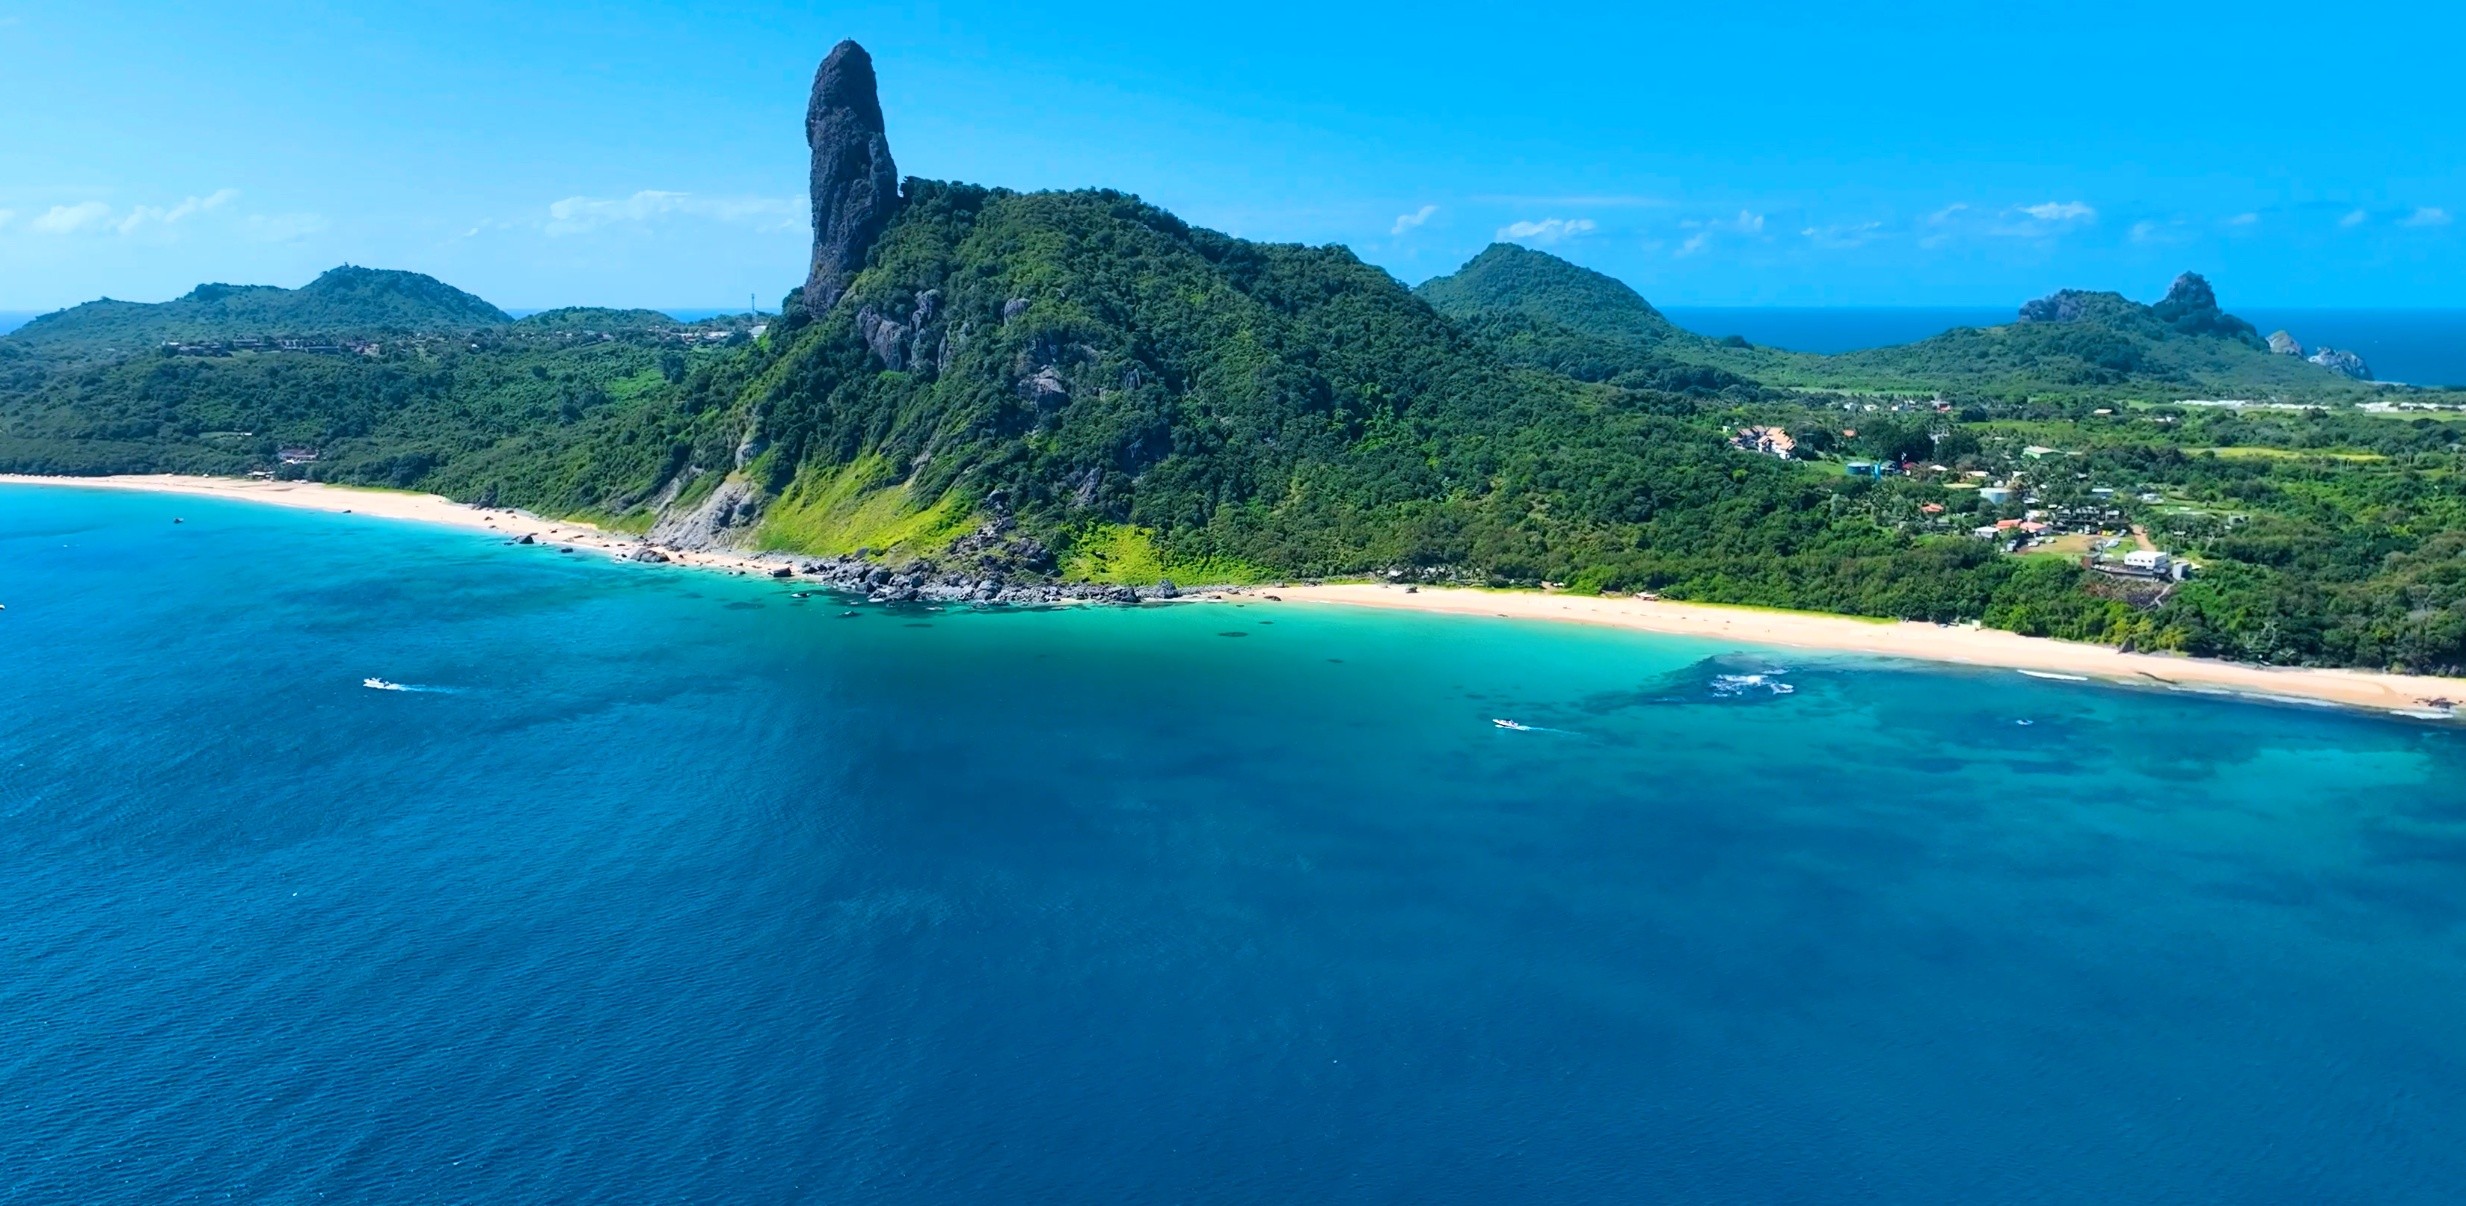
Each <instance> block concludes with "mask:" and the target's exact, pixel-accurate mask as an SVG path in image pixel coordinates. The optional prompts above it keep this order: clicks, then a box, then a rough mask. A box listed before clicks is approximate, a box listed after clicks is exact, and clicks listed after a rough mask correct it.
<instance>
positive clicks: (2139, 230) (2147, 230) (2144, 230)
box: [2132, 220, 2163, 243]
mask: <svg viewBox="0 0 2466 1206" xmlns="http://www.w3.org/2000/svg"><path fill="white" fill-rule="evenodd" d="M2161 231H2162V228H2161V227H2160V226H2159V225H2158V224H2157V223H2155V222H2151V221H2147V220H2143V221H2139V222H2135V223H2133V224H2132V241H2133V242H2135V243H2156V242H2161V241H2163V240H2162V239H2161V238H2160V234H2161Z"/></svg>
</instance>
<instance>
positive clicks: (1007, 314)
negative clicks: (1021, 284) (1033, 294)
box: [1002, 297, 1028, 322]
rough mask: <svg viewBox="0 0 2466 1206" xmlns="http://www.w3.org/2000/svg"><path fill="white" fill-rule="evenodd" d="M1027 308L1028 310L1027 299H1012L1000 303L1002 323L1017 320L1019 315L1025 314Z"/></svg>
mask: <svg viewBox="0 0 2466 1206" xmlns="http://www.w3.org/2000/svg"><path fill="white" fill-rule="evenodd" d="M1027 308H1028V299H1026V298H1024V297H1014V298H1012V299H1010V300H1009V301H1006V302H1003V303H1002V321H1003V322H1009V321H1010V320H1011V319H1014V318H1017V317H1019V316H1020V315H1022V314H1025V313H1027Z"/></svg>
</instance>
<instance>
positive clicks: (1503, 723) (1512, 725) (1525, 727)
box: [1490, 719, 1533, 733]
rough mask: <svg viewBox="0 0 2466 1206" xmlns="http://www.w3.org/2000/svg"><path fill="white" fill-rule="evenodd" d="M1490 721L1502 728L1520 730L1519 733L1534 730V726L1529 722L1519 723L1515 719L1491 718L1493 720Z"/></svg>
mask: <svg viewBox="0 0 2466 1206" xmlns="http://www.w3.org/2000/svg"><path fill="white" fill-rule="evenodd" d="M1490 723H1492V724H1494V725H1497V726H1498V727H1500V728H1502V729H1513V730H1515V731H1516V732H1519V733H1530V732H1532V731H1533V726H1531V725H1529V724H1517V723H1516V722H1515V721H1512V720H1497V719H1493V720H1491V721H1490Z"/></svg>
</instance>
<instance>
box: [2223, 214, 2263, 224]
mask: <svg viewBox="0 0 2466 1206" xmlns="http://www.w3.org/2000/svg"><path fill="white" fill-rule="evenodd" d="M2226 224H2227V225H2229V226H2258V225H2260V215H2259V214H2236V215H2235V216H2234V217H2231V218H2228V219H2227V220H2226Z"/></svg>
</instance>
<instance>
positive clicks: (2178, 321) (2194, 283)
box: [2149, 272, 2260, 345]
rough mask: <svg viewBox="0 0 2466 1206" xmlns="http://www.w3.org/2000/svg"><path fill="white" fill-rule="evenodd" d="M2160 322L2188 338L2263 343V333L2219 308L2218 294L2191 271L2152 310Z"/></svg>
mask: <svg viewBox="0 0 2466 1206" xmlns="http://www.w3.org/2000/svg"><path fill="white" fill-rule="evenodd" d="M2149 313H2150V315H2151V316H2152V317H2154V318H2156V319H2157V320H2158V321H2159V322H2162V323H2165V324H2166V325H2167V326H2169V327H2172V328H2174V329H2175V330H2176V331H2178V332H2180V333H2182V334H2185V335H2218V336H2223V337H2225V338H2228V339H2239V340H2242V341H2244V342H2246V343H2251V344H2255V345H2257V344H2259V343H2260V332H2258V331H2255V330H2253V329H2252V324H2251V323H2248V322H2245V321H2244V320H2242V319H2240V318H2237V317H2235V316H2234V315H2232V314H2229V313H2227V312H2226V311H2224V310H2221V309H2219V308H2218V291H2217V290H2215V289H2212V288H2210V287H2209V281H2208V280H2207V279H2206V278H2204V277H2203V276H2201V274H2200V273H2197V272H2187V273H2184V274H2183V275H2182V276H2179V277H2176V278H2175V283H2174V284H2173V285H2170V286H2168V287H2167V290H2166V296H2165V297H2163V298H2160V299H2159V300H2158V304H2157V305H2154V306H2151V307H2150V308H2149Z"/></svg>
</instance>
